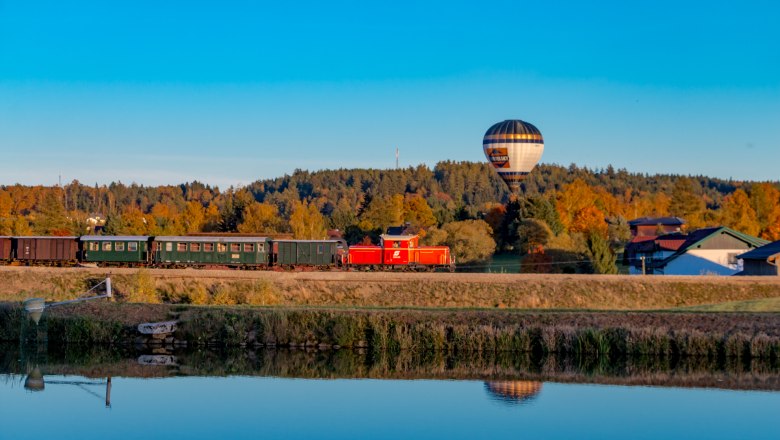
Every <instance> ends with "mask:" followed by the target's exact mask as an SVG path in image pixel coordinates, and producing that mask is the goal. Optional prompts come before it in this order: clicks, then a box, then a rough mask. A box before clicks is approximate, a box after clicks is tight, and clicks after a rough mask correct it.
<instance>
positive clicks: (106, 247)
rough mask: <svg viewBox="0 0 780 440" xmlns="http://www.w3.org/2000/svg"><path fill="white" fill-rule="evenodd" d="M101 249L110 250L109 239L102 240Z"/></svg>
mask: <svg viewBox="0 0 780 440" xmlns="http://www.w3.org/2000/svg"><path fill="white" fill-rule="evenodd" d="M103 250H104V251H110V250H111V242H110V241H104V242H103Z"/></svg>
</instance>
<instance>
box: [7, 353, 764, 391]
mask: <svg viewBox="0 0 780 440" xmlns="http://www.w3.org/2000/svg"><path fill="white" fill-rule="evenodd" d="M22 351H24V352H21V351H20V347H19V346H17V345H14V346H10V347H4V346H0V373H11V374H27V373H29V371H31V366H33V365H37V366H39V368H40V370H41V371H42V373H43V374H46V375H48V374H77V375H81V376H85V377H95V378H96V377H109V376H129V377H167V376H182V375H185V376H227V375H256V376H275V377H297V378H376V379H423V378H425V379H465V380H482V381H485V382H489V383H494V384H500V383H502V382H518V381H520V382H543V381H556V382H578V383H607V384H624V385H660V386H685V387H715V388H733V389H766V390H780V374H778V373H780V368H778V362H777V359H771V360H768V361H759V360H756V359H752V360H750V359H747V360H739V359H731V358H726V359H718V358H701V357H699V358H669V357H611V358H605V357H594V356H588V357H576V356H542V355H537V356H533V355H531V354H526V355H522V354H520V355H518V354H516V353H515V354H513V353H482V354H481V355H473V354H469V355H466V354H458V353H445V352H430V351H428V352H425V351H421V352H415V351H400V352H397V353H391V354H389V353H369V352H367V351H365V350H364V351H357V350H328V351H306V350H281V349H279V350H231V351H212V350H187V351H176V352H171V353H142V352H136V351H134V350H132V349H129V348H112V349H100V348H95V347H92V348H85V347H78V346H71V347H69V348H68V349H59V348H53V347H44V349H33V350H26V351H25V350H22ZM149 355H153V356H149ZM162 358H164V359H166V362H163V363H156V362H152V361H151V360H153V359H162ZM489 388H490V387H489ZM493 388H495V389H496V390H497V392H501V390H502V389H504V390H505V391H506V393H507V394H511V393H510V391H511V390H510V388H511V386H509V385H508V384H504V385H495V386H493ZM518 389H519V388H518Z"/></svg>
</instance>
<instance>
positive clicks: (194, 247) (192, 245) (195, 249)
mask: <svg viewBox="0 0 780 440" xmlns="http://www.w3.org/2000/svg"><path fill="white" fill-rule="evenodd" d="M190 250H191V251H192V252H200V243H190Z"/></svg>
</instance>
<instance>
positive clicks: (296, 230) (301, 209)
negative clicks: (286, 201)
mask: <svg viewBox="0 0 780 440" xmlns="http://www.w3.org/2000/svg"><path fill="white" fill-rule="evenodd" d="M326 224H327V222H326V221H325V217H323V216H322V214H321V213H320V211H319V210H318V209H317V207H316V206H315V205H313V204H309V203H306V202H294V203H293V208H292V214H290V229H292V233H293V237H295V238H296V239H302V240H319V239H323V238H325V235H326V234H327V232H328V230H327V226H326Z"/></svg>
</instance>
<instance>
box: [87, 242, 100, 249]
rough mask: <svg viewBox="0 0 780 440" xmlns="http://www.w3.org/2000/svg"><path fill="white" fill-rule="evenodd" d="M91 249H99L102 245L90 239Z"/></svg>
mask: <svg viewBox="0 0 780 440" xmlns="http://www.w3.org/2000/svg"><path fill="white" fill-rule="evenodd" d="M89 250H91V251H99V250H100V245H99V244H97V243H96V242H94V241H90V242H89Z"/></svg>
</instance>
